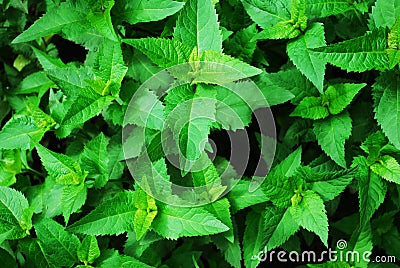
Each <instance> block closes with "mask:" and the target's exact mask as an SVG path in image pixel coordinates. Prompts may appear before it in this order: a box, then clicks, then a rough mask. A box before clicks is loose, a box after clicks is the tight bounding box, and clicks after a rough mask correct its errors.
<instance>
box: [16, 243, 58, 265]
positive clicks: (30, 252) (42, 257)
mask: <svg viewBox="0 0 400 268" xmlns="http://www.w3.org/2000/svg"><path fill="white" fill-rule="evenodd" d="M18 246H19V247H20V248H21V251H22V252H23V253H24V254H25V255H26V257H27V259H28V260H29V261H31V262H33V263H35V265H37V266H38V267H55V266H59V264H58V258H57V257H58V255H57V254H54V255H49V254H48V253H47V252H45V251H44V248H43V243H42V242H41V241H40V240H39V239H32V238H28V239H24V240H21V241H20V242H19V244H18Z"/></svg>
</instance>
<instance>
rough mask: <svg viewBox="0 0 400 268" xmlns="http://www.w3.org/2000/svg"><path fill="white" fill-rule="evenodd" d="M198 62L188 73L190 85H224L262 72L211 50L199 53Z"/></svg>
mask: <svg viewBox="0 0 400 268" xmlns="http://www.w3.org/2000/svg"><path fill="white" fill-rule="evenodd" d="M199 60H200V62H193V63H192V64H193V65H198V66H196V69H194V70H193V71H192V72H190V73H189V75H191V76H192V78H191V79H190V80H192V83H206V84H217V85H224V84H228V83H231V82H233V81H238V80H240V79H244V78H247V77H252V76H255V75H258V74H260V73H261V72H262V71H261V70H260V69H258V68H256V67H253V66H251V65H249V64H247V63H245V62H243V61H240V60H238V59H235V58H233V57H231V56H228V55H225V54H223V53H220V52H217V51H212V50H209V51H204V52H203V53H201V55H200V57H199Z"/></svg>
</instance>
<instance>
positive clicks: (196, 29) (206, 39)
mask: <svg viewBox="0 0 400 268" xmlns="http://www.w3.org/2000/svg"><path fill="white" fill-rule="evenodd" d="M174 38H175V39H177V40H179V41H181V42H182V43H184V44H186V45H189V46H190V47H191V48H194V47H197V50H198V53H197V54H198V55H200V53H201V52H203V51H206V50H215V51H219V52H222V36H221V31H220V29H219V23H218V18H217V14H216V12H215V9H214V6H213V4H212V2H211V0H189V1H187V2H186V3H185V6H184V7H183V9H182V11H181V12H180V14H179V17H178V20H177V21H176V27H175V29H174Z"/></svg>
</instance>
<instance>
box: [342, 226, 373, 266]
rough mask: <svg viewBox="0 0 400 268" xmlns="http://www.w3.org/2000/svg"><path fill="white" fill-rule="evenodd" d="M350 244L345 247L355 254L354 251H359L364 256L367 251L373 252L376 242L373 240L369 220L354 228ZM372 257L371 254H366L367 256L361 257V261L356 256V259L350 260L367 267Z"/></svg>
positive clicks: (354, 263) (352, 262) (355, 264)
mask: <svg viewBox="0 0 400 268" xmlns="http://www.w3.org/2000/svg"><path fill="white" fill-rule="evenodd" d="M349 244H350V245H351V246H350V247H348V248H346V249H345V251H347V252H349V251H351V252H353V254H354V252H358V254H359V256H363V254H364V255H365V252H372V250H373V248H374V244H373V241H372V231H371V224H370V222H369V221H367V222H363V224H362V225H361V226H359V227H358V228H357V229H355V230H354V232H353V233H352V235H351V237H350V241H349ZM347 252H345V253H346V255H348V254H347ZM348 256H349V255H348ZM353 256H355V255H353ZM370 257H371V256H366V258H363V257H360V259H359V261H358V260H357V259H356V258H355V260H349V262H350V263H351V264H353V265H354V266H356V267H360V268H367V267H369V266H370V265H369V262H370V261H369V258H370ZM372 259H373V258H371V260H372Z"/></svg>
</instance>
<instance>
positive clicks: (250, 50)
mask: <svg viewBox="0 0 400 268" xmlns="http://www.w3.org/2000/svg"><path fill="white" fill-rule="evenodd" d="M257 32H258V31H257V25H256V24H255V23H253V24H252V25H250V26H249V27H247V28H245V29H242V30H240V31H238V32H237V33H236V34H235V35H234V36H233V37H231V38H229V39H227V40H225V41H224V51H225V53H226V54H229V55H231V56H234V57H236V58H238V59H240V60H242V61H245V62H247V63H251V61H252V59H253V54H254V51H255V50H256V49H257V42H256V41H253V38H254V37H255V35H256V34H257Z"/></svg>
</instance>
